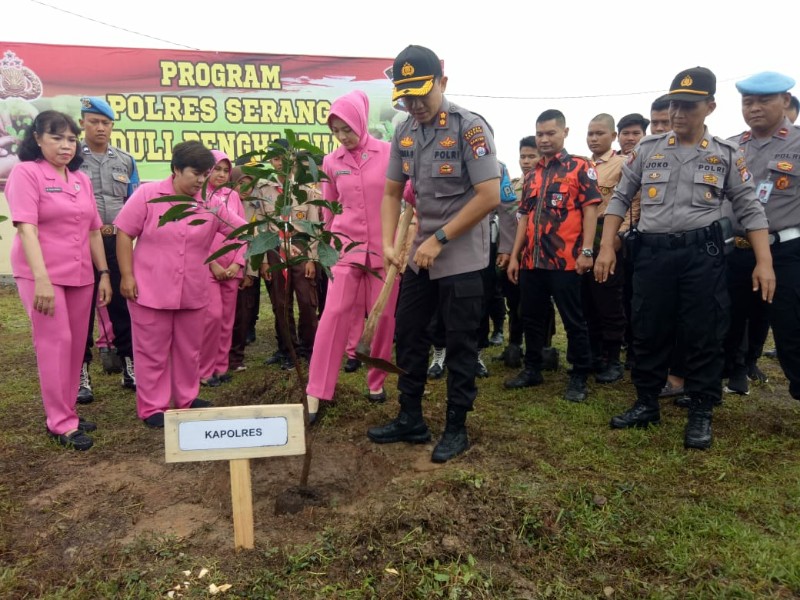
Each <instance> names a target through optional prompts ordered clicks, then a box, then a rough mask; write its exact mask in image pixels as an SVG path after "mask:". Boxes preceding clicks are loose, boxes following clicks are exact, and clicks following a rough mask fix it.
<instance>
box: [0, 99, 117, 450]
mask: <svg viewBox="0 0 800 600" xmlns="http://www.w3.org/2000/svg"><path fill="white" fill-rule="evenodd" d="M79 133H80V129H79V128H78V126H77V125H76V123H75V121H73V120H72V118H70V117H69V116H67V115H65V114H62V113H60V112H56V111H53V110H48V111H44V112H42V113H40V114H39V115H38V116H37V117H36V119H35V120H34V121H33V123H32V124H31V126H30V127H29V129H28V131H27V132H26V134H25V138H24V139H23V140H22V143H21V145H20V149H19V159H20V161H22V162H20V163H18V164H17V165H15V166H14V169H13V170H12V171H11V174H10V175H9V177H8V181H7V183H6V189H5V194H6V198H7V199H8V206H9V209H10V210H11V219H12V221H13V223H14V226H15V227H16V228H17V235H16V237H15V238H14V242H13V245H12V247H11V266H12V270H13V272H14V280H15V281H16V284H17V290H18V291H19V297H20V299H21V300H22V304H23V306H24V307H25V311H26V312H27V313H28V317H29V318H30V320H31V329H32V333H33V346H34V348H35V350H36V363H37V365H38V368H39V385H40V386H41V391H42V403H43V404H44V412H45V416H46V417H47V433H48V434H49V435H50V436H51V437H53V438H54V439H56V440H57V441H58V442H59V443H60V444H61V445H62V446H68V447H72V448H74V449H75V450H88V449H89V448H91V447H92V445H93V443H94V442H93V441H92V438H91V437H89V436H88V435H86V432H88V431H93V430H94V429H96V426H95V424H94V423H90V422H89V421H84V420H83V419H81V418H80V417H78V413H77V412H76V411H75V403H76V399H77V397H78V379H79V375H80V367H81V362H82V361H83V350H84V346H85V345H86V331H87V330H88V328H89V312H90V311H91V305H92V290H93V289H94V271H93V269H92V262H94V266H95V267H96V268H97V270H98V271H99V272H100V274H101V276H100V284H99V288H98V296H97V305H98V306H105V305H106V304H107V303H108V300H109V299H110V298H111V281H110V279H109V276H108V274H109V272H108V265H107V263H106V255H105V251H104V250H103V240H102V238H101V237H100V227H101V226H102V222H101V221H100V216H99V215H98V214H97V204H96V203H95V200H94V192H93V191H92V183H91V181H90V180H89V178H88V177H87V176H86V175H85V174H84V173H82V172H81V171H79V170H78V167H80V164H81V162H83V158H82V157H81V156H80V155H79V154H77V147H78V145H77V140H78V134H79Z"/></svg>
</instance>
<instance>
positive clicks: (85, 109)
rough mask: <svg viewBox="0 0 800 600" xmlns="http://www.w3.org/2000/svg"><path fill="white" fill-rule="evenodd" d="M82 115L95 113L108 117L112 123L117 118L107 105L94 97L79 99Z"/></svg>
mask: <svg viewBox="0 0 800 600" xmlns="http://www.w3.org/2000/svg"><path fill="white" fill-rule="evenodd" d="M83 113H96V114H98V115H103V116H104V117H108V118H109V119H111V120H112V121H115V120H116V118H117V116H116V115H115V114H114V110H113V109H112V108H111V106H110V105H109V103H108V102H106V101H105V100H103V99H102V98H97V97H95V96H84V97H83V98H81V114H83Z"/></svg>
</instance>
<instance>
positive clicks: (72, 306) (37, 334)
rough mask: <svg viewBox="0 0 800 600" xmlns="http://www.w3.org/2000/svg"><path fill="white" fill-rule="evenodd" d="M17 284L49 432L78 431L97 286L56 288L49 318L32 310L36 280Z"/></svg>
mask: <svg viewBox="0 0 800 600" xmlns="http://www.w3.org/2000/svg"><path fill="white" fill-rule="evenodd" d="M16 283H17V290H18V292H19V297H20V299H21V300H22V305H23V306H24V307H25V312H27V313H28V317H29V318H30V320H31V331H32V334H33V347H34V350H35V351H36V365H37V367H38V369H39V386H40V388H41V391H42V404H43V405H44V414H45V416H46V417H47V429H49V430H50V431H51V432H52V433H57V434H59V435H60V434H63V433H67V432H68V431H71V430H73V429H76V428H77V427H78V413H77V412H76V411H75V403H76V402H77V398H78V383H79V380H80V374H81V363H82V362H83V352H84V350H85V348H86V331H87V330H88V329H89V311H91V310H92V294H93V293H94V286H93V285H91V284H90V285H83V286H78V287H72V286H59V285H54V286H53V291H54V292H55V314H54V315H53V316H52V317H49V316H45V315H43V314H42V313H40V312H38V311H36V310H34V308H33V300H34V296H35V283H34V282H33V280H32V279H21V278H17V279H16Z"/></svg>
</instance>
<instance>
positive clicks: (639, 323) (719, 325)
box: [595, 67, 775, 449]
mask: <svg viewBox="0 0 800 600" xmlns="http://www.w3.org/2000/svg"><path fill="white" fill-rule="evenodd" d="M715 92H716V77H715V76H714V74H713V73H712V72H711V71H709V70H708V69H706V68H703V67H697V68H694V69H687V70H685V71H682V72H680V73H679V74H678V75H677V76H676V77H675V79H674V80H673V82H672V85H671V87H670V91H669V99H670V108H669V111H670V121H671V124H672V131H670V132H668V133H665V134H661V135H654V136H650V137H647V138H644V139H643V140H642V141H641V142H640V143H639V146H638V147H637V149H636V150H634V152H633V153H632V155H631V156H630V157H629V159H628V163H627V164H626V165H625V166H624V167H623V170H622V178H621V180H620V182H619V184H618V185H617V188H616V191H615V192H614V196H613V197H612V199H611V202H610V204H609V207H608V209H607V211H606V220H605V225H604V229H603V239H602V242H601V245H600V255H599V256H598V258H597V261H596V262H595V277H596V279H597V280H598V281H601V282H602V281H605V280H606V279H607V278H608V275H609V273H613V271H614V268H615V254H614V244H613V242H614V236H616V235H617V232H618V230H619V225H620V224H621V223H622V219H623V217H624V215H625V213H626V212H627V210H628V207H629V206H630V202H631V199H632V198H633V196H634V194H635V193H636V192H637V191H638V190H639V189H640V188H641V190H642V196H641V198H642V202H641V208H642V212H641V217H640V220H639V225H638V231H636V232H632V233H631V235H629V237H628V240H629V243H630V244H631V246H632V249H633V253H634V275H633V301H632V305H633V315H632V321H633V336H634V340H633V343H634V350H635V353H636V364H635V367H634V369H633V383H634V385H635V386H636V393H637V398H636V402H635V403H634V405H633V407H632V408H630V409H629V410H628V411H626V412H625V413H623V414H621V415H618V416H615V417H613V418H612V419H611V423H610V424H611V427H612V428H615V429H622V428H626V427H643V426H647V425H649V424H657V423H659V421H660V411H659V405H658V395H659V392H660V390H661V389H662V388H663V386H664V383H665V382H666V380H667V372H668V369H669V365H670V353H671V350H672V346H673V341H674V339H675V333H676V326H677V330H678V332H679V334H680V332H684V333H686V334H688V335H684V339H685V340H686V377H685V384H684V387H685V390H686V393H687V395H688V396H689V398H690V403H689V416H688V421H687V424H686V430H685V435H684V446H685V447H686V448H698V449H705V448H708V447H710V446H711V441H712V436H711V413H712V408H713V406H714V405H715V404H717V403H719V402H720V398H721V395H722V386H721V376H722V367H723V362H724V361H723V352H722V342H723V338H724V336H725V333H726V330H727V327H728V319H729V314H728V307H729V298H728V292H727V286H726V281H725V259H724V250H725V244H726V241H727V240H728V239H729V238H730V237H732V234H730V232H729V231H726V229H730V227H729V225H730V221H729V220H727V219H722V205H723V202H731V207H732V209H733V213H734V214H735V215H736V217H737V219H738V220H739V222H740V223H741V224H742V226H743V227H744V228H745V230H746V231H747V239H748V241H749V242H750V244H751V245H752V247H753V251H754V255H755V259H756V266H755V269H754V270H753V274H752V281H753V286H754V287H757V288H759V289H760V290H761V295H762V298H763V299H764V300H766V301H771V300H772V296H773V294H774V291H775V274H774V272H773V270H772V258H771V256H770V252H769V242H768V239H767V219H766V216H765V214H764V208H763V206H762V204H761V203H759V202H758V200H756V195H755V187H754V185H753V181H752V176H751V175H750V172H749V171H748V170H747V165H746V163H745V158H744V155H743V154H742V152H741V151H740V150H739V147H738V145H737V144H733V143H731V142H729V141H727V140H723V139H721V138H717V137H713V136H712V135H710V134H709V132H708V129H707V128H706V127H705V118H706V117H707V116H708V115H710V114H711V113H712V112H713V110H714V108H716V103H715V101H714V93H715ZM726 222H727V223H728V227H727V228H726V227H725V223H726Z"/></svg>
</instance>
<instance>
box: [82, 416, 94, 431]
mask: <svg viewBox="0 0 800 600" xmlns="http://www.w3.org/2000/svg"><path fill="white" fill-rule="evenodd" d="M96 429H97V424H96V423H92V422H91V421H87V420H86V419H84V418H83V417H78V431H82V432H83V433H89V432H90V431H94V430H96Z"/></svg>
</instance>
